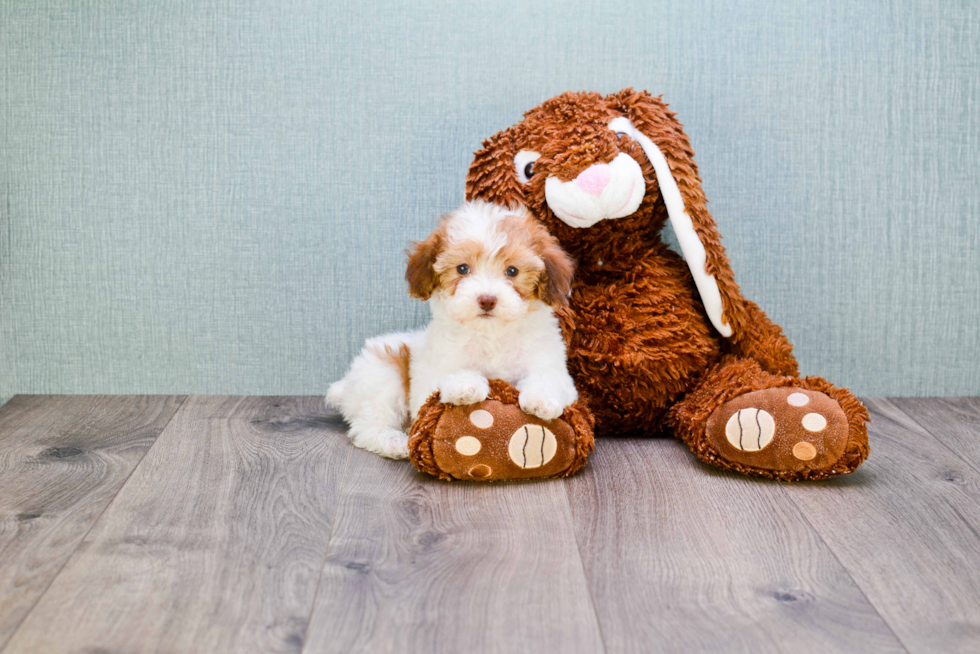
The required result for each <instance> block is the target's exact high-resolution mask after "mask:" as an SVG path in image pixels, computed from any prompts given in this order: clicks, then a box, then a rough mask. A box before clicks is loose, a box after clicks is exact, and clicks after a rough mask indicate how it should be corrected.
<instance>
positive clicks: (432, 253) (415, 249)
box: [405, 225, 445, 300]
mask: <svg viewBox="0 0 980 654" xmlns="http://www.w3.org/2000/svg"><path fill="white" fill-rule="evenodd" d="M443 227H444V226H443V225H440V226H439V229H437V230H436V231H434V232H432V234H431V235H430V236H429V238H427V239H425V240H424V241H418V242H416V243H414V244H413V246H412V247H411V248H409V250H408V267H407V268H406V269H405V281H407V282H408V294H409V295H411V296H412V297H414V298H418V299H420V300H428V299H429V298H430V297H432V294H433V293H434V292H435V290H436V289H437V288H438V287H439V275H437V274H436V271H435V267H434V266H435V263H436V257H438V256H439V253H440V252H442V248H443V243H444V241H445V238H444V235H443V232H444V228H443Z"/></svg>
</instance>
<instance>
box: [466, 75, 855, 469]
mask: <svg viewBox="0 0 980 654" xmlns="http://www.w3.org/2000/svg"><path fill="white" fill-rule="evenodd" d="M623 116H625V117H627V118H628V119H629V120H630V122H631V123H632V125H633V126H634V127H635V128H636V130H638V131H639V132H640V133H642V134H644V135H646V137H648V138H649V139H650V140H652V141H653V143H655V144H656V146H657V147H658V148H659V150H660V151H661V152H662V154H663V156H664V158H665V159H666V160H667V162H668V164H669V166H670V171H671V172H672V174H673V177H674V179H675V181H676V185H677V188H678V189H679V191H680V195H681V196H682V197H683V201H684V205H685V208H686V213H687V215H688V216H690V219H691V221H692V222H693V227H694V231H695V232H696V234H697V237H698V238H699V239H700V241H701V243H702V244H703V246H704V254H705V262H704V268H705V270H706V271H707V273H709V274H710V275H711V276H713V277H714V279H715V280H716V282H717V288H718V291H719V292H720V295H721V308H722V311H723V318H724V321H725V322H726V323H727V324H728V325H730V326H731V328H732V330H733V333H732V336H731V337H730V338H723V337H722V336H721V335H719V333H718V332H717V331H716V330H715V329H714V328H713V327H712V324H711V322H710V321H709V320H708V317H707V316H706V310H705V306H706V305H705V302H703V301H702V299H701V298H700V296H699V292H698V289H697V287H696V286H695V282H694V279H693V278H692V274H691V272H690V270H689V268H688V264H687V263H685V261H684V259H682V258H681V257H680V256H679V255H677V254H676V253H675V252H673V251H672V250H671V249H669V248H668V247H667V246H666V245H665V244H664V243H663V241H662V240H661V231H662V229H663V227H664V225H665V223H666V222H667V221H668V218H669V217H670V216H669V215H668V210H667V206H666V204H665V199H664V197H662V193H661V188H660V183H659V181H658V177H657V174H656V173H655V170H654V167H653V164H652V162H651V161H650V160H649V159H648V157H647V156H646V153H645V151H644V149H643V147H641V144H640V143H639V142H638V141H637V140H636V139H635V138H630V136H628V135H625V134H622V133H619V134H617V133H616V132H614V131H613V130H611V129H610V128H609V124H610V121H612V120H613V119H616V118H618V117H623ZM637 138H641V137H639V136H637ZM522 152H523V153H528V152H530V153H533V155H537V158H536V159H534V161H533V165H532V166H530V167H528V168H525V169H523V170H524V171H525V172H530V173H532V174H531V176H530V177H529V178H527V179H526V181H525V180H524V179H522V176H521V170H518V169H516V168H515V156H517V155H518V154H519V153H522ZM621 153H625V154H627V155H629V157H631V158H632V159H633V160H635V162H636V163H638V164H639V168H640V170H641V171H642V178H643V182H644V183H645V185H646V189H645V195H644V196H643V199H642V201H641V202H640V204H639V206H638V208H637V209H636V210H635V211H634V212H633V213H631V214H629V215H627V216H623V217H619V218H615V219H604V220H599V221H598V222H596V223H595V224H593V225H591V226H589V227H587V228H583V227H581V226H579V227H575V226H572V225H570V224H568V221H567V220H563V219H562V218H560V217H559V216H558V215H556V213H555V211H554V210H553V207H552V206H550V205H549V201H548V198H549V195H548V194H549V190H548V189H547V188H546V184H548V183H550V184H553V185H554V184H556V182H552V181H550V180H551V179H555V180H557V181H558V182H560V183H566V184H567V183H569V182H571V181H572V180H576V179H577V178H578V177H579V175H580V174H581V173H582V172H583V171H585V170H586V169H588V168H589V167H590V166H593V165H595V164H611V162H613V160H614V159H616V158H617V157H618V156H619V155H620V154H621ZM522 156H523V155H522ZM525 160H526V159H519V160H518V161H519V162H523V161H525ZM466 196H467V199H470V200H472V199H482V200H486V201H490V202H496V203H500V204H505V205H509V204H514V203H520V204H523V205H525V206H527V207H528V208H529V210H530V211H531V213H532V214H533V215H534V216H535V217H536V218H537V219H538V220H540V221H541V222H542V223H544V225H545V226H547V228H548V229H549V231H550V232H551V233H552V234H554V235H555V237H557V239H558V241H559V242H560V243H561V245H562V246H563V247H564V248H565V249H566V250H567V251H568V252H569V253H570V254H571V255H572V256H573V257H574V258H575V259H576V261H577V269H576V278H575V282H574V285H573V290H572V296H571V301H570V306H569V307H568V308H567V309H564V310H562V311H560V312H559V314H560V318H561V323H562V329H563V333H564V336H565V339H566V341H567V343H568V366H569V370H570V371H571V373H572V375H573V377H574V378H575V381H576V384H577V385H578V388H579V390H580V391H581V392H583V394H585V395H587V396H588V397H590V398H591V407H590V408H591V410H592V413H593V414H594V416H595V420H596V435H603V434H640V435H655V434H661V433H664V434H672V435H675V436H677V437H679V438H681V439H682V440H684V442H685V443H687V444H688V445H689V446H690V447H691V449H692V451H693V452H694V453H695V454H696V455H697V456H698V457H699V458H701V459H702V460H705V461H708V462H710V463H712V464H714V465H718V466H721V467H725V468H729V469H733V470H737V471H740V472H744V473H748V474H756V475H762V476H768V477H775V478H780V479H815V478H823V477H827V476H832V475H835V474H844V473H848V472H852V471H853V470H854V469H855V468H857V466H858V465H860V463H861V462H862V461H863V460H864V458H865V457H866V456H867V453H868V447H867V429H866V427H865V421H866V420H867V417H868V415H867V411H866V410H865V408H864V407H863V406H862V405H861V403H860V402H858V401H857V400H856V399H855V398H854V397H853V395H851V394H850V393H849V392H848V391H847V390H846V389H840V388H835V387H833V386H832V385H831V384H829V383H828V382H827V381H826V380H824V379H822V378H819V377H807V378H800V377H799V375H798V368H797V363H796V360H795V358H794V357H793V354H792V346H791V345H790V343H789V341H788V340H787V338H786V337H785V335H784V334H783V331H782V329H781V328H780V327H779V326H778V325H775V324H774V323H773V322H772V321H771V320H770V319H769V318H768V317H767V316H766V314H765V313H764V312H763V311H762V310H761V309H759V307H758V306H756V305H755V304H753V303H752V302H750V301H748V300H746V299H745V298H743V297H742V295H741V292H740V291H739V287H738V285H737V284H736V283H735V278H734V275H733V273H732V270H731V267H730V265H729V261H728V258H727V256H726V255H725V250H724V248H723V246H722V244H721V237H720V235H719V233H718V230H717V226H716V224H715V222H714V220H713V219H712V217H711V215H710V214H709V213H708V209H707V199H706V198H705V196H704V192H703V191H702V189H701V178H700V176H699V175H698V169H697V166H696V164H695V163H694V153H693V151H692V149H691V145H690V142H689V140H688V138H687V136H686V134H685V133H684V131H683V128H682V126H681V124H680V123H679V122H678V121H677V119H676V117H675V114H674V113H673V112H671V111H669V110H668V109H667V105H666V104H664V102H663V101H662V100H661V99H660V98H657V97H653V96H651V95H650V94H649V93H647V92H636V91H633V90H632V89H626V90H623V91H621V92H619V93H615V94H612V95H607V96H603V95H600V94H598V93H586V92H583V93H564V94H562V95H559V96H557V97H555V98H552V99H550V100H548V101H546V102H544V103H543V104H541V105H540V106H538V107H536V108H534V109H532V110H530V111H528V112H527V113H526V114H525V116H524V119H523V120H522V121H521V122H519V123H517V124H516V125H514V126H512V127H509V128H507V129H505V130H503V131H502V132H500V133H498V134H496V135H495V136H493V137H492V138H490V139H488V140H487V141H486V142H484V144H483V149H482V150H480V151H479V152H477V153H476V155H475V158H474V160H473V162H472V164H471V166H470V169H469V174H468V176H467V182H466ZM783 386H793V387H798V388H800V389H809V390H813V391H819V392H821V393H824V394H827V395H828V396H830V397H832V398H833V399H834V400H836V401H837V403H838V404H839V405H840V407H841V408H842V409H843V411H844V413H845V414H846V416H847V422H848V427H849V432H848V436H847V439H848V442H847V447H846V448H845V450H846V453H845V454H844V455H843V456H842V457H841V460H840V461H838V462H837V463H835V464H833V465H829V464H828V465H824V466H823V467H822V468H813V467H811V468H806V469H804V470H798V469H797V470H792V471H787V470H782V469H779V466H778V465H776V466H775V468H774V467H773V465H770V466H768V467H765V466H763V467H760V468H753V467H751V466H745V465H741V464H735V463H733V462H730V461H728V460H726V458H725V456H724V455H722V454H719V453H718V452H717V451H716V449H715V448H713V447H712V446H711V445H710V444H708V440H707V438H706V436H705V424H706V422H707V420H708V418H709V416H710V415H711V414H712V413H713V412H714V411H715V410H717V409H719V407H721V406H722V405H723V404H724V403H725V402H726V401H728V400H730V399H732V398H733V397H736V396H738V395H740V394H742V393H745V392H747V391H750V390H759V389H766V388H777V387H783Z"/></svg>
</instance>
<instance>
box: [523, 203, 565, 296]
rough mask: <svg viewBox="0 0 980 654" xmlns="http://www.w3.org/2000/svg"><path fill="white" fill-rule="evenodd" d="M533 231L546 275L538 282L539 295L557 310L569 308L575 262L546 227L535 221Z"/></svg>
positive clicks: (535, 247) (543, 274)
mask: <svg viewBox="0 0 980 654" xmlns="http://www.w3.org/2000/svg"><path fill="white" fill-rule="evenodd" d="M530 220H532V221H533V219H530ZM532 230H533V231H532V234H533V236H534V249H535V250H536V251H537V254H538V256H539V257H541V260H542V261H544V273H542V275H541V278H540V279H539V280H538V295H539V296H540V298H541V301H542V302H544V303H545V304H547V305H550V306H552V307H555V308H556V309H558V308H563V307H567V306H568V296H569V295H571V293H572V277H573V276H574V274H575V262H574V261H572V258H571V257H570V256H568V253H567V252H565V250H563V249H562V247H561V246H560V245H559V244H558V240H557V239H556V238H555V237H554V236H552V235H551V233H550V232H549V231H548V230H547V229H546V228H545V227H544V225H541V224H540V223H537V222H536V221H535V222H533V227H532Z"/></svg>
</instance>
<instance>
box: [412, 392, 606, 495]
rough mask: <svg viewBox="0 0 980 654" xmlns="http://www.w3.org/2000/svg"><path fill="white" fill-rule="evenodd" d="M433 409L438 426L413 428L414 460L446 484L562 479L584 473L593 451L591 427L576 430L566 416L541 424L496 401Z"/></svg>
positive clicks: (516, 408)
mask: <svg viewBox="0 0 980 654" xmlns="http://www.w3.org/2000/svg"><path fill="white" fill-rule="evenodd" d="M430 408H432V409H433V410H438V411H440V414H439V416H438V419H437V422H435V425H434V427H431V428H428V429H420V428H417V427H413V429H412V438H411V445H410V448H411V450H412V452H411V458H412V460H413V462H415V463H416V466H417V467H418V468H419V469H420V470H424V471H425V472H429V473H431V474H435V475H437V476H439V477H442V478H444V479H450V478H452V479H469V480H478V481H497V480H503V479H534V478H539V477H564V476H566V475H569V474H572V473H574V472H575V471H577V470H578V469H579V468H581V467H582V465H584V464H585V456H586V455H587V454H588V452H589V451H591V449H592V433H591V425H589V429H587V430H583V429H582V428H581V427H580V428H579V429H576V428H574V427H573V426H572V424H571V423H570V422H568V421H566V420H565V419H564V418H566V417H568V416H566V415H565V414H563V416H562V417H560V418H556V419H554V420H542V419H540V418H537V417H535V416H532V415H530V414H527V413H524V412H523V411H521V409H520V407H519V406H518V405H517V404H514V403H509V402H502V401H499V400H494V399H490V400H484V401H483V402H480V403H478V404H474V405H470V406H453V405H445V404H443V405H441V406H438V407H430ZM423 411H424V409H423ZM417 424H418V423H417ZM425 432H428V433H425Z"/></svg>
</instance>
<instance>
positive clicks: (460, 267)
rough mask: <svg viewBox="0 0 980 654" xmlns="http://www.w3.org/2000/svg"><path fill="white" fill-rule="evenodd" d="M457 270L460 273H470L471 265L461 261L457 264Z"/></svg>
mask: <svg viewBox="0 0 980 654" xmlns="http://www.w3.org/2000/svg"><path fill="white" fill-rule="evenodd" d="M456 272H458V273H459V274H460V275H469V274H470V267H469V266H467V265H466V264H465V263H461V264H459V265H458V266H456Z"/></svg>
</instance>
